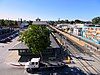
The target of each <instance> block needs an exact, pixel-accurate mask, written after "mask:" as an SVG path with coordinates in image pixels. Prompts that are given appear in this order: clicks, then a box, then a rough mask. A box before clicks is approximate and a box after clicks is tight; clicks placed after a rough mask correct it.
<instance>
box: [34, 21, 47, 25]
mask: <svg viewBox="0 0 100 75" xmlns="http://www.w3.org/2000/svg"><path fill="white" fill-rule="evenodd" d="M33 24H37V25H47V22H46V21H33Z"/></svg>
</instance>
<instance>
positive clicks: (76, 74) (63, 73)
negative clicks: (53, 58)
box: [31, 66, 93, 75]
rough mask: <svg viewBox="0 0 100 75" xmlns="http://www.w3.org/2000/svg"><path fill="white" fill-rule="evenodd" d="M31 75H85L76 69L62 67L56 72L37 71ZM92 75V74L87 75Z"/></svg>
mask: <svg viewBox="0 0 100 75" xmlns="http://www.w3.org/2000/svg"><path fill="white" fill-rule="evenodd" d="M31 74H40V75H86V73H84V72H83V71H82V70H81V69H79V68H77V67H68V66H66V67H63V68H58V69H56V70H49V71H38V72H35V73H34V72H32V73H31ZM89 75H93V74H89Z"/></svg>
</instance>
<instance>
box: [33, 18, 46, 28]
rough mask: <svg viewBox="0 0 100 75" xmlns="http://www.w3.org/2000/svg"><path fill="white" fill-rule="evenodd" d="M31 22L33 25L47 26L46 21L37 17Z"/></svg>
mask: <svg viewBox="0 0 100 75" xmlns="http://www.w3.org/2000/svg"><path fill="white" fill-rule="evenodd" d="M32 24H35V25H44V26H47V25H48V24H47V21H41V19H39V18H37V19H36V21H33V23H32Z"/></svg>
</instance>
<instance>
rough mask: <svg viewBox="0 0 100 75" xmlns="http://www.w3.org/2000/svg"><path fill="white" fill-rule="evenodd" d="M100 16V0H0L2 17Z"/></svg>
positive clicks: (87, 18)
mask: <svg viewBox="0 0 100 75" xmlns="http://www.w3.org/2000/svg"><path fill="white" fill-rule="evenodd" d="M97 16H100V0H0V18H3V19H8V18H9V19H18V18H23V19H26V20H35V19H36V18H37V17H39V18H41V20H58V18H60V19H68V20H75V19H80V20H91V19H92V18H94V17H97Z"/></svg>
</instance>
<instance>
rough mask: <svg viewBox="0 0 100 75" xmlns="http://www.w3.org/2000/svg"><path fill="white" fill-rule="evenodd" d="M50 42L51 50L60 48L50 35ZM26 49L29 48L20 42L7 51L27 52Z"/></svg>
mask: <svg viewBox="0 0 100 75" xmlns="http://www.w3.org/2000/svg"><path fill="white" fill-rule="evenodd" d="M50 41H51V45H50V47H51V48H60V47H59V45H58V44H57V42H56V41H55V39H54V37H53V36H52V35H51V34H50ZM28 49H29V48H28V47H27V46H26V45H25V43H24V42H20V43H18V44H17V45H15V46H14V47H12V48H10V49H9V50H28Z"/></svg>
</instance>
